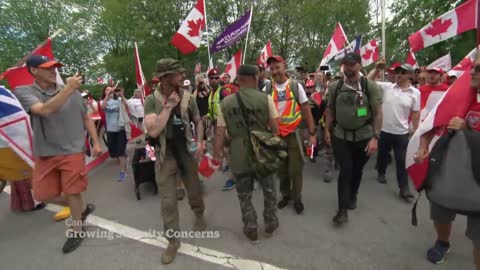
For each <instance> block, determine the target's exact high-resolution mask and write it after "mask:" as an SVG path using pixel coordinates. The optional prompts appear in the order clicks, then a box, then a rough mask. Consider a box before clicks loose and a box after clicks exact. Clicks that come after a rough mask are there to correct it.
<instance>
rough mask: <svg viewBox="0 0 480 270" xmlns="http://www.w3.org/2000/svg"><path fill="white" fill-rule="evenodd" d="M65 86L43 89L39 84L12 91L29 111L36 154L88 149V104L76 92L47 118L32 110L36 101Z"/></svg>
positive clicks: (34, 152) (79, 151)
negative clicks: (86, 144) (86, 143)
mask: <svg viewBox="0 0 480 270" xmlns="http://www.w3.org/2000/svg"><path fill="white" fill-rule="evenodd" d="M62 89H63V87H62V86H58V87H57V89H49V90H46V91H44V90H42V89H41V88H40V87H39V86H38V85H37V84H36V83H34V84H31V85H26V86H21V87H17V88H16V89H15V91H13V93H14V94H15V96H16V97H17V98H18V100H19V101H20V103H21V104H22V106H23V108H24V109H25V111H27V112H28V113H29V114H30V119H31V122H32V129H33V154H34V156H36V157H48V156H58V155H68V154H75V153H81V152H84V151H85V125H84V123H83V120H84V117H85V116H87V107H86V105H85V102H84V101H83V99H82V96H81V95H80V92H78V91H75V92H74V93H73V94H72V95H71V96H70V97H69V98H68V99H67V101H66V102H65V104H64V105H63V106H62V107H61V108H60V110H58V111H56V112H54V113H52V114H50V115H49V116H47V117H43V116H40V115H35V114H32V113H31V112H30V108H31V106H32V105H33V104H36V103H39V102H42V103H46V102H47V101H48V100H49V99H51V98H52V97H53V96H55V95H56V94H57V93H58V92H59V91H61V90H62Z"/></svg>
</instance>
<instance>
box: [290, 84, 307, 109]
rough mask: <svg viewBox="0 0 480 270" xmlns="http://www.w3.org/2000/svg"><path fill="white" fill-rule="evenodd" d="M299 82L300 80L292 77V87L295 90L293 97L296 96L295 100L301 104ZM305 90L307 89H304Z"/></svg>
mask: <svg viewBox="0 0 480 270" xmlns="http://www.w3.org/2000/svg"><path fill="white" fill-rule="evenodd" d="M298 84H299V82H298V81H296V80H293V79H291V80H290V89H292V92H293V97H294V98H295V101H296V102H297V103H298V104H299V105H300V97H299V94H298ZM304 91H305V89H304Z"/></svg>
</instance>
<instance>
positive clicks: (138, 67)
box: [134, 42, 152, 102]
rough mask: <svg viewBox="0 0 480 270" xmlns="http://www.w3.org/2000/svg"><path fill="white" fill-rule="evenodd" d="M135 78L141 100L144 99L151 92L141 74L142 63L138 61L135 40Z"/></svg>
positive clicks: (138, 56)
mask: <svg viewBox="0 0 480 270" xmlns="http://www.w3.org/2000/svg"><path fill="white" fill-rule="evenodd" d="M134 54H135V78H136V80H137V88H138V89H140V90H142V102H143V100H145V97H146V96H148V95H150V94H151V93H152V90H151V89H150V87H149V86H148V85H147V82H146V81H145V76H144V75H143V70H142V64H141V63H140V55H139V54H138V45H137V42H135V51H134Z"/></svg>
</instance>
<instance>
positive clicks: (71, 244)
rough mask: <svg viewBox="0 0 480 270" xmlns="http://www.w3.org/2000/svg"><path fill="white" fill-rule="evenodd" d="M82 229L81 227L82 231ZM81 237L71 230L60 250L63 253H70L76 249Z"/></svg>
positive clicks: (81, 239)
mask: <svg viewBox="0 0 480 270" xmlns="http://www.w3.org/2000/svg"><path fill="white" fill-rule="evenodd" d="M83 231H84V229H83V228H82V232H83ZM83 239H84V238H83V237H82V236H81V235H79V234H77V233H75V232H72V235H71V236H68V238H67V241H66V242H65V244H64V245H63V248H62V251H63V254H67V253H70V252H72V251H74V250H75V249H77V248H78V247H79V246H80V244H81V243H82V241H83Z"/></svg>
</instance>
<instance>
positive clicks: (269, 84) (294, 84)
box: [265, 79, 300, 105]
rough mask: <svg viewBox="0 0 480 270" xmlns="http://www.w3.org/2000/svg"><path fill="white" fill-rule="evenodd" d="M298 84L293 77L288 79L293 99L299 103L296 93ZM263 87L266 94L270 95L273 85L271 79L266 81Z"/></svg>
mask: <svg viewBox="0 0 480 270" xmlns="http://www.w3.org/2000/svg"><path fill="white" fill-rule="evenodd" d="M298 84H299V82H298V81H296V80H293V79H290V89H292V92H293V96H294V97H295V101H296V102H297V103H298V105H300V98H299V94H298ZM265 89H266V90H267V92H266V93H267V94H268V95H270V96H271V95H272V91H273V86H272V81H268V82H267V83H266V85H265Z"/></svg>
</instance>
